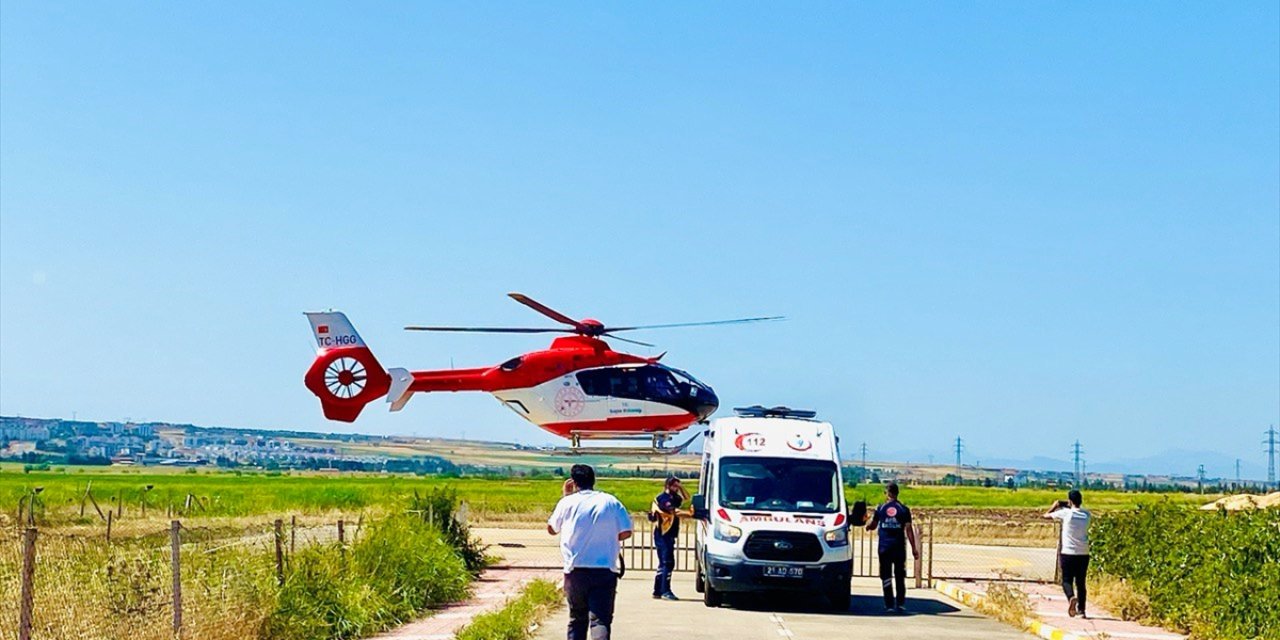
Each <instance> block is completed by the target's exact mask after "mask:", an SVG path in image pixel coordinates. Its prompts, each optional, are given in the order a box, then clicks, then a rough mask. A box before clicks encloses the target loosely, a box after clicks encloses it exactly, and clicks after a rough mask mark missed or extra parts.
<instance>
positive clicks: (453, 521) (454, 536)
mask: <svg viewBox="0 0 1280 640" xmlns="http://www.w3.org/2000/svg"><path fill="white" fill-rule="evenodd" d="M458 506H459V501H458V491H457V489H454V488H453V487H447V486H446V487H436V488H434V489H432V490H431V491H429V492H427V494H426V495H422V494H420V493H418V490H417V489H414V491H413V495H412V496H411V497H410V499H409V513H412V514H415V515H416V516H417V517H418V519H420V520H421V521H423V522H426V523H429V524H430V525H431V526H433V527H435V528H437V529H438V530H439V531H440V533H441V534H442V535H443V536H444V539H445V541H447V542H448V543H449V544H450V545H451V546H452V547H453V548H454V549H455V550H457V552H458V555H460V556H461V557H462V560H463V562H465V563H466V565H467V570H468V571H470V572H471V573H472V574H473V575H479V574H480V571H481V570H483V569H484V568H485V566H487V565H488V558H487V557H486V556H485V550H486V549H488V547H487V546H486V545H484V544H482V543H481V542H480V540H479V539H478V538H476V537H474V536H472V535H471V528H470V527H469V526H468V525H467V524H466V523H465V522H464V521H463V519H462V518H461V517H459V514H458Z"/></svg>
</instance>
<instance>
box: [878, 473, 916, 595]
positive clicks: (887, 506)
mask: <svg viewBox="0 0 1280 640" xmlns="http://www.w3.org/2000/svg"><path fill="white" fill-rule="evenodd" d="M884 494H885V499H886V500H885V503H884V504H882V505H880V506H879V507H877V508H876V512H875V515H873V516H871V522H868V523H867V531H875V530H876V528H877V527H879V529H880V584H881V586H882V587H884V610H885V612H886V613H889V612H893V611H897V612H898V613H904V612H906V610H907V609H906V604H907V571H906V569H907V542H908V541H910V542H911V549H912V550H913V551H914V552H915V553H917V554H918V553H920V551H919V549H918V548H917V547H916V532H915V530H914V529H913V528H912V526H911V510H910V509H908V508H907V505H905V504H902V503H901V502H898V483H896V482H890V483H889V485H888V486H886V487H885V488H884ZM895 586H896V587H897V591H898V593H897V597H896V598H895V596H894V587H895Z"/></svg>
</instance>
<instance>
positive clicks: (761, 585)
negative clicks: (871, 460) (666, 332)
mask: <svg viewBox="0 0 1280 640" xmlns="http://www.w3.org/2000/svg"><path fill="white" fill-rule="evenodd" d="M734 411H735V415H734V416H733V417H726V418H720V419H717V420H715V421H714V422H712V423H711V425H710V428H709V429H708V430H707V431H706V432H705V434H704V435H705V442H704V444H703V453H702V476H701V482H700V483H699V493H698V494H697V495H695V496H693V501H692V503H693V511H694V518H695V519H696V520H697V521H698V536H697V543H696V557H697V578H696V588H697V590H698V592H699V593H701V594H702V597H703V602H704V603H705V604H706V605H707V606H708V607H718V606H720V605H721V604H722V603H723V602H724V599H725V596H726V595H729V594H740V593H749V592H768V591H804V592H810V593H812V592H819V593H822V594H823V595H825V596H826V597H827V600H828V602H829V603H830V605H831V607H832V608H834V609H838V610H844V609H847V608H848V607H849V591H850V580H851V575H852V569H853V550H852V547H851V546H850V544H849V543H850V535H849V527H850V524H851V520H852V522H853V523H858V522H863V521H864V520H865V515H866V504H865V503H861V502H859V503H856V504H855V505H854V507H853V509H849V507H848V505H847V504H846V503H845V497H844V482H843V479H842V478H841V475H840V448H839V442H838V438H836V434H835V431H834V430H833V429H832V427H831V424H830V423H828V422H822V421H820V420H818V419H816V418H817V414H816V413H815V412H813V411H803V410H793V409H789V408H786V407H774V408H771V409H766V408H764V407H761V406H753V407H745V408H738V409H735V410H734Z"/></svg>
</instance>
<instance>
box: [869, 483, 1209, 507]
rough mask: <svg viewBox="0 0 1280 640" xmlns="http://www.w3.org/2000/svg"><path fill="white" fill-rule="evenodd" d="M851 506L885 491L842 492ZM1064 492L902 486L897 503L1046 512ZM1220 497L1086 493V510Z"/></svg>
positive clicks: (877, 500) (876, 499)
mask: <svg viewBox="0 0 1280 640" xmlns="http://www.w3.org/2000/svg"><path fill="white" fill-rule="evenodd" d="M845 495H846V496H847V497H848V499H849V501H850V502H853V501H855V500H866V501H867V504H878V503H880V502H883V501H884V487H883V486H882V485H878V484H860V485H858V486H855V487H849V488H847V489H845ZM1066 497H1067V492H1066V490H1065V489H1064V490H1055V489H1017V490H1011V489H1005V488H1000V487H947V486H936V485H919V486H917V485H905V486H903V487H902V494H901V495H900V496H899V499H901V500H902V502H903V503H904V504H906V505H907V506H908V507H911V508H913V509H914V508H917V507H926V508H939V507H941V508H949V507H962V508H975V509H1039V510H1043V511H1048V510H1049V507H1050V506H1051V505H1052V504H1053V501H1054V500H1065V499H1066ZM1220 497H1222V496H1221V495H1205V496H1201V495H1195V494H1188V493H1138V492H1126V491H1086V492H1085V494H1084V502H1085V505H1084V506H1085V507H1086V508H1088V509H1091V510H1103V511H1106V510H1111V509H1132V508H1133V507H1136V506H1139V505H1157V504H1166V503H1172V504H1184V505H1201V504H1204V503H1206V502H1209V501H1210V500H1213V499H1215V498H1220Z"/></svg>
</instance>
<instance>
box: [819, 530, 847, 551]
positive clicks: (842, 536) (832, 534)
mask: <svg viewBox="0 0 1280 640" xmlns="http://www.w3.org/2000/svg"><path fill="white" fill-rule="evenodd" d="M822 537H823V538H825V539H826V541H827V546H831V547H843V546H845V545H847V544H849V528H848V527H840V528H839V529H832V530H830V531H828V532H826V533H825V534H823V535H822Z"/></svg>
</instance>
